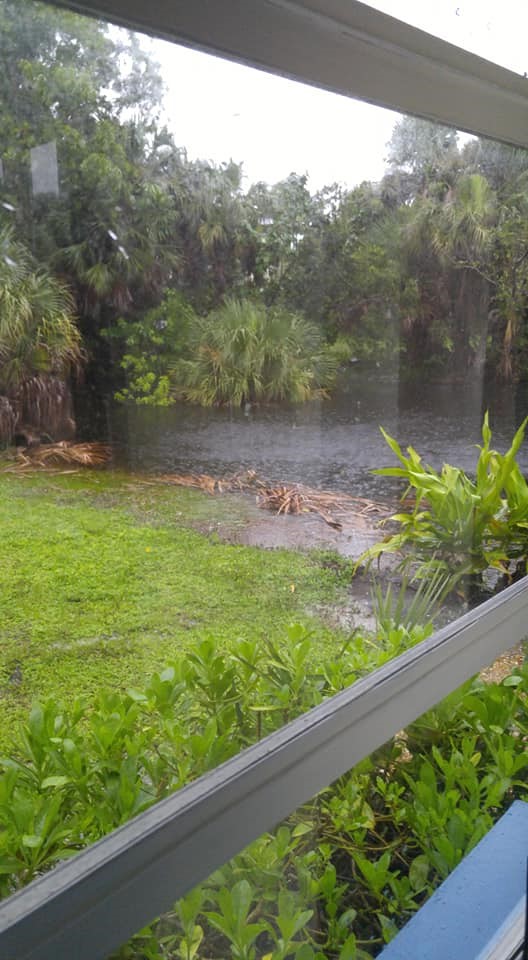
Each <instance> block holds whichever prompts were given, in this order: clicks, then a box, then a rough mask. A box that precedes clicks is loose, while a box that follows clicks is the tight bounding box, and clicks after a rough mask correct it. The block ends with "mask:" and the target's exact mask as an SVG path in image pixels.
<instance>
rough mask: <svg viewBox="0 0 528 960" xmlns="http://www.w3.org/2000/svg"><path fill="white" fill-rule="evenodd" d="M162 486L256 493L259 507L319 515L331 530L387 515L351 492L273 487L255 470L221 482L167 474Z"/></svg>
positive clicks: (383, 506) (160, 479)
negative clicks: (352, 521) (368, 518)
mask: <svg viewBox="0 0 528 960" xmlns="http://www.w3.org/2000/svg"><path fill="white" fill-rule="evenodd" d="M156 479H157V481H158V482H161V483H172V484H175V485H177V486H181V487H193V488H194V489H197V490H204V491H206V492H207V493H210V494H214V493H227V492H235V491H242V492H248V491H251V492H255V493H256V497H257V504H258V506H259V507H262V509H265V510H271V511H273V512H274V513H276V514H281V515H285V514H288V515H294V516H295V515H299V514H301V513H305V514H306V513H315V514H317V515H318V516H319V517H321V519H322V520H324V521H325V523H327V524H328V525H329V526H330V527H333V528H334V529H335V530H341V529H342V527H343V523H344V522H346V521H347V520H351V519H352V518H354V519H357V517H364V518H366V517H367V516H368V517H370V518H372V517H373V516H374V517H376V516H384V517H386V516H387V513H388V512H389V510H388V507H387V505H386V504H382V503H377V502H375V501H374V500H367V499H365V498H363V497H353V496H351V495H350V494H347V493H332V492H330V491H325V490H314V489H313V488H312V487H306V486H304V484H300V483H295V484H279V485H277V486H273V485H271V484H269V483H266V482H264V481H263V480H260V479H259V477H258V476H257V474H256V472H255V471H254V470H247V471H245V472H243V473H237V474H234V475H233V476H231V477H224V478H222V479H218V478H215V477H211V476H209V474H203V473H200V474H195V473H189V474H178V473H171V474H164V475H162V476H160V477H157V478H156Z"/></svg>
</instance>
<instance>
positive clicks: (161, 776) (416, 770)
mask: <svg viewBox="0 0 528 960" xmlns="http://www.w3.org/2000/svg"><path fill="white" fill-rule="evenodd" d="M429 629H430V628H427V627H426V628H425V629H422V628H418V627H412V628H410V629H409V628H408V627H406V626H403V625H400V626H399V627H395V626H394V625H392V626H390V627H389V629H384V630H383V631H380V633H379V636H378V642H377V644H375V645H372V644H371V643H368V642H366V641H365V640H363V639H361V638H355V639H354V642H353V643H348V644H347V643H345V644H344V646H343V649H342V651H341V655H340V656H339V658H336V657H335V655H331V656H330V657H323V658H322V659H321V660H320V662H319V664H318V665H317V666H314V664H313V661H312V658H311V652H312V649H313V641H314V636H313V635H311V634H310V633H309V632H307V631H306V629H305V628H303V627H302V626H300V625H296V626H291V627H290V628H288V629H287V630H286V631H285V633H284V636H283V638H282V642H276V641H273V640H271V639H269V638H268V637H264V638H262V639H256V638H255V637H251V638H249V639H246V640H240V641H239V642H238V643H234V644H232V645H231V647H230V648H229V649H228V650H225V651H222V650H221V644H219V643H217V641H216V640H215V639H214V638H213V637H210V638H208V639H204V640H203V641H202V642H200V643H198V644H196V645H195V646H194V648H193V650H192V651H191V652H187V653H186V654H185V655H184V656H182V655H178V656H176V657H175V658H174V660H173V662H172V663H171V664H170V665H169V666H167V668H166V669H165V670H163V671H162V672H160V673H155V674H154V675H153V676H152V678H151V680H150V681H149V682H148V683H146V684H144V685H142V686H139V687H138V686H136V687H131V688H130V689H129V690H128V692H126V693H125V692H115V691H113V692H100V693H99V695H98V696H97V698H96V700H95V703H94V704H92V705H91V708H90V710H89V711H87V708H86V705H85V704H84V703H83V702H82V701H81V700H79V701H72V699H71V698H70V699H69V700H68V705H67V706H66V705H64V704H61V703H59V702H57V701H55V700H48V701H47V702H43V703H42V704H41V705H39V704H35V705H34V706H33V708H32V710H31V713H30V714H29V717H28V719H27V721H26V722H25V724H24V726H23V731H22V734H21V736H20V737H19V738H18V739H17V740H16V741H15V744H14V749H13V750H12V751H11V753H10V756H9V758H7V759H4V760H2V762H1V771H2V772H1V775H0V824H1V826H2V831H1V833H0V844H1V848H0V849H1V853H0V867H1V870H0V874H1V879H0V889H1V891H2V894H3V895H8V894H9V893H11V892H13V891H14V890H16V889H19V888H20V887H21V886H23V885H24V884H26V883H28V882H30V881H31V880H32V879H34V878H35V877H37V876H39V875H40V874H41V873H42V872H43V871H45V870H48V869H50V868H51V867H53V866H54V865H55V864H56V863H57V862H59V861H61V860H64V859H65V858H67V857H70V856H73V855H74V854H75V853H76V852H77V851H78V850H79V849H82V848H83V847H85V846H86V845H87V844H89V843H91V842H93V841H95V840H96V839H98V838H100V837H101V836H104V835H105V834H106V833H108V832H109V831H110V830H112V829H113V828H115V827H117V826H119V825H120V824H122V823H124V822H125V821H126V820H128V819H129V818H130V817H132V816H134V815H135V814H137V813H139V812H140V811H141V810H144V809H146V807H148V806H149V805H150V804H152V803H154V802H155V801H156V800H158V799H160V798H162V797H164V796H166V795H167V794H168V793H169V792H170V791H172V790H175V789H177V788H178V787H180V786H183V785H184V784H185V783H188V782H189V781H190V780H192V779H194V778H195V777H197V776H199V775H200V774H202V773H205V772H206V771H207V770H210V769H212V768H213V767H215V766H216V765H217V764H218V763H221V762H222V761H224V760H226V759H228V758H229V757H231V756H233V754H235V753H236V752H238V751H239V750H240V749H241V748H243V747H245V746H247V745H248V744H251V743H253V742H255V741H257V740H258V739H259V738H260V737H262V736H264V735H265V734H266V733H268V732H270V731H271V730H273V729H276V728H277V727H278V726H280V725H281V724H282V723H284V722H286V721H288V720H289V719H291V718H292V717H294V716H296V715H298V714H299V713H301V712H303V711H305V710H307V709H309V708H310V707H312V706H314V705H316V704H318V703H320V702H321V701H322V700H323V699H324V698H325V697H327V696H330V695H332V694H333V693H335V692H337V691H339V690H341V689H343V687H345V686H347V685H348V684H350V683H352V682H354V680H356V679H357V678H358V677H360V676H361V675H362V674H364V673H365V672H368V671H370V670H371V669H373V668H375V667H376V666H379V665H380V664H381V663H382V662H384V661H385V660H386V659H387V658H389V657H392V656H393V655H394V654H395V653H398V652H399V651H400V650H401V649H402V647H408V646H410V645H412V644H413V643H416V642H418V641H419V640H421V639H423V637H424V636H425V635H427V633H428V632H429ZM527 733H528V673H527V671H526V669H524V670H522V671H517V672H514V673H513V674H512V675H510V676H509V677H507V678H506V679H505V680H504V681H503V682H502V683H493V684H489V685H485V684H484V683H483V682H482V681H478V680H475V681H472V682H468V683H466V684H465V685H464V687H463V688H461V689H460V690H459V691H457V692H456V693H454V694H452V695H451V696H450V697H448V698H447V700H445V701H443V702H442V704H440V705H439V706H438V707H437V708H435V709H434V710H432V711H430V712H429V713H428V714H427V715H425V716H423V717H422V718H420V720H419V721H417V722H416V723H415V724H413V725H412V726H411V727H410V728H408V729H407V731H406V732H405V734H404V735H403V734H400V735H399V736H397V737H396V738H395V739H393V740H392V741H391V742H390V743H389V744H387V745H386V746H385V747H384V748H382V749H381V750H380V751H378V752H377V753H376V754H375V755H373V756H372V757H370V758H369V759H368V760H367V761H365V762H363V763H361V764H360V765H359V766H357V767H356V768H355V769H354V771H352V772H351V773H349V774H347V775H345V776H343V777H342V778H340V780H339V781H337V782H336V783H334V784H333V785H332V786H329V787H328V788H327V789H326V790H324V791H322V793H320V794H319V795H318V796H317V797H316V798H315V799H314V800H312V801H310V802H308V803H306V804H305V805H304V806H303V807H302V808H301V809H300V810H298V811H297V812H296V813H295V814H294V815H293V816H292V817H290V818H289V819H288V820H287V821H286V822H284V823H282V824H281V825H279V826H278V827H277V829H276V830H274V831H272V832H270V833H267V834H265V835H264V836H262V837H261V838H259V839H258V840H257V841H255V842H254V843H252V844H251V845H250V846H249V847H248V848H247V849H245V850H244V851H243V852H242V853H241V854H240V855H238V856H237V857H235V858H234V860H233V861H231V862H230V863H228V864H226V865H225V866H223V867H222V868H221V869H220V870H218V871H216V872H215V874H214V875H213V876H212V877H210V878H209V879H208V880H207V881H205V882H204V883H203V884H201V885H200V886H199V887H197V888H195V889H194V890H193V891H192V892H191V893H190V894H189V895H188V896H186V897H185V898H184V899H183V900H181V901H180V902H179V903H177V904H175V906H174V909H173V910H171V911H170V912H169V913H168V914H166V915H165V916H164V917H163V918H161V919H159V920H156V921H154V922H153V923H152V924H150V925H149V926H148V927H147V928H145V929H143V930H141V931H140V932H139V933H138V934H137V935H136V936H135V937H134V938H133V939H132V940H131V941H130V942H129V943H128V944H127V945H125V946H124V947H123V948H122V949H121V950H119V951H118V953H117V954H116V955H115V956H116V958H120V960H125V958H130V960H132V958H134V960H139V958H146V957H149V958H150V960H162V958H180V960H191V958H197V960H198V958H200V957H203V958H206V957H207V958H211V957H218V958H226V957H232V958H234V960H256V958H259V960H264V958H266V960H279V958H280V960H287V958H297V960H338V958H339V960H364V958H369V957H372V956H376V955H377V953H378V952H379V950H380V949H381V947H382V945H383V944H384V943H385V942H386V941H388V940H390V939H391V937H392V936H393V935H394V933H395V931H396V929H397V928H398V927H399V926H400V925H401V924H402V923H404V922H405V920H406V919H407V918H408V917H409V916H410V915H411V914H412V913H413V912H414V911H415V910H416V909H418V908H419V906H420V905H421V904H422V903H423V901H424V900H425V899H426V897H427V896H428V895H429V894H430V893H431V892H432V890H433V889H434V887H435V886H436V885H437V884H438V883H439V882H441V881H442V880H443V879H444V878H445V877H446V876H447V875H448V873H449V872H450V871H451V870H452V869H453V868H454V867H455V866H456V864H457V863H458V862H459V861H460V860H461V858H462V857H463V856H464V855H465V854H466V853H467V852H468V851H469V850H470V849H471V848H472V847H473V846H474V845H475V844H476V843H477V842H478V840H479V839H481V838H482V836H483V835H484V834H485V833H486V831H487V830H488V829H489V828H490V827H491V826H492V824H493V822H494V820H495V819H497V817H498V816H500V814H501V813H502V812H503V811H504V810H505V809H506V808H507V806H508V805H509V804H510V803H511V801H512V799H513V798H515V797H520V798H525V799H526V797H527V794H528V789H527V787H528V783H527V769H528V755H527V754H526V751H525V750H524V749H523V742H524V740H525V738H526V735H527Z"/></svg>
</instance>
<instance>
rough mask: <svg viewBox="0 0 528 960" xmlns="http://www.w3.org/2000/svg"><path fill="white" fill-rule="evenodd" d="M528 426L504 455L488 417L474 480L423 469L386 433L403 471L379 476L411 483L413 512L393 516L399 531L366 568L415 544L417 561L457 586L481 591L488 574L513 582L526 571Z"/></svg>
mask: <svg viewBox="0 0 528 960" xmlns="http://www.w3.org/2000/svg"><path fill="white" fill-rule="evenodd" d="M527 423H528V418H526V419H525V420H524V421H523V422H522V424H521V426H520V427H519V429H518V430H517V432H516V434H515V436H514V438H513V440H512V443H511V446H510V448H509V450H507V452H506V453H505V454H504V455H502V454H500V453H498V452H497V451H496V450H493V449H492V448H491V446H490V444H491V430H490V428H489V422H488V414H486V415H485V417H484V423H483V426H482V441H483V443H482V446H481V447H480V448H479V449H480V455H479V458H478V462H477V468H476V476H475V479H474V480H473V479H471V477H469V476H468V475H467V474H466V473H465V472H464V470H461V469H460V468H458V467H452V466H450V465H449V464H444V465H443V467H442V469H441V471H439V472H438V471H436V470H434V469H433V467H429V466H427V465H426V464H423V463H422V459H421V457H420V456H419V454H418V453H417V452H416V450H414V449H413V447H408V448H407V454H408V456H405V454H404V453H403V451H402V449H401V447H400V446H399V444H398V443H397V442H396V440H394V439H393V438H392V437H390V436H389V434H388V433H386V432H385V430H383V428H381V432H382V434H383V436H384V437H385V440H386V441H387V443H388V445H389V447H390V449H391V450H392V452H393V453H394V454H395V456H396V457H397V459H398V460H399V462H400V466H399V467H384V468H382V469H379V470H374V473H377V474H381V475H383V476H388V477H399V478H401V479H402V480H404V481H405V482H406V484H407V490H406V491H405V494H404V498H406V497H407V496H408V495H409V493H412V494H413V496H414V504H413V509H412V511H411V512H410V513H403V512H401V513H396V514H394V516H392V517H390V520H391V521H395V522H396V523H398V524H399V528H400V529H399V531H398V532H397V533H395V534H393V535H391V536H389V537H387V538H386V539H385V540H383V541H382V542H381V543H378V544H376V545H375V546H374V547H371V548H370V549H369V550H367V551H366V552H365V553H364V554H363V555H362V557H360V560H359V563H363V562H364V561H365V560H366V561H371V560H372V559H374V558H375V557H379V556H380V555H381V554H382V553H394V552H400V551H402V550H404V548H406V547H409V546H410V547H411V548H412V557H413V558H414V559H416V560H418V561H420V562H421V563H422V564H423V565H425V566H426V567H427V568H429V569H430V568H432V567H433V568H434V567H436V568H441V569H443V570H445V571H446V572H448V573H450V574H451V575H452V583H453V585H454V584H455V583H457V582H458V581H460V580H461V579H466V581H467V582H468V583H469V585H470V586H475V584H477V585H478V584H480V585H481V586H482V574H483V573H484V572H485V571H486V570H488V568H492V569H494V570H497V571H498V572H499V573H500V574H502V575H504V577H505V578H506V579H510V578H511V576H512V575H513V574H516V573H518V572H521V573H525V572H526V558H527V552H528V484H527V483H526V480H525V479H524V477H523V475H522V474H521V471H520V469H519V467H518V465H517V463H516V461H515V457H516V455H517V453H518V451H519V449H520V446H521V443H522V442H523V439H524V431H525V428H526V424H527ZM432 558H433V559H432ZM512 562H513V563H514V564H515V565H516V567H515V568H514V569H512V566H511V564H512Z"/></svg>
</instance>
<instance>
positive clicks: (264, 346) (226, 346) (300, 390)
mask: <svg viewBox="0 0 528 960" xmlns="http://www.w3.org/2000/svg"><path fill="white" fill-rule="evenodd" d="M336 367H337V364H336V362H335V360H334V359H333V358H332V357H331V356H329V355H328V354H327V353H325V351H324V349H323V346H322V342H321V338H320V336H319V333H318V330H317V328H316V327H315V326H314V325H313V324H312V323H310V322H309V321H307V320H305V319H304V318H303V317H301V316H299V315H298V314H293V313H288V312H286V311H284V310H273V309H267V308H266V307H264V306H263V305H261V304H258V303H253V302H251V301H249V300H233V299H229V300H226V302H225V304H224V306H222V307H220V308H219V309H218V310H216V311H214V312H213V313H211V314H209V315H208V316H207V317H205V318H203V319H199V320H198V321H197V323H196V325H195V327H194V330H193V337H192V340H191V347H190V359H187V360H183V361H181V362H180V363H178V364H177V365H176V366H175V368H174V378H175V383H176V384H177V390H178V393H179V395H180V396H181V397H182V398H183V399H185V400H188V401H190V402H191V403H199V404H201V405H202V406H204V407H211V406H214V405H220V404H234V405H236V406H240V405H241V404H244V403H255V402H257V403H270V402H273V401H290V402H292V403H303V402H305V401H306V400H311V399H313V398H315V397H318V396H322V395H324V390H325V387H327V386H328V385H329V384H330V383H331V382H332V378H333V375H334V373H335V370H336Z"/></svg>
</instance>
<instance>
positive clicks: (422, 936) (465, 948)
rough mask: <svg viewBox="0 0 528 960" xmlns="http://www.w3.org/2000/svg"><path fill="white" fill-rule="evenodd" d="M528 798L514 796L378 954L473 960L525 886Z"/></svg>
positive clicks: (389, 959) (385, 959) (392, 958)
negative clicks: (430, 895) (468, 851)
mask: <svg viewBox="0 0 528 960" xmlns="http://www.w3.org/2000/svg"><path fill="white" fill-rule="evenodd" d="M527 857H528V803H523V802H521V801H520V800H516V801H515V802H514V803H513V804H512V806H511V807H510V809H509V810H508V811H507V813H505V814H504V816H503V817H501V819H500V820H499V821H498V822H497V823H496V824H495V826H494V827H493V828H492V829H491V830H490V831H489V833H487V834H486V836H485V837H484V838H483V839H482V840H481V841H480V843H479V844H477V846H476V847H475V848H474V849H473V850H472V851H471V853H469V854H468V855H467V857H464V860H463V861H462V862H461V863H460V864H459V865H458V867H456V869H455V870H453V873H451V874H450V876H449V877H448V878H447V880H445V881H444V883H443V884H442V885H441V887H439V888H438V890H436V891H435V893H434V894H433V895H432V897H431V898H430V899H429V900H428V901H427V903H425V904H424V906H423V907H422V908H421V909H420V910H419V911H418V913H416V914H415V916H414V917H412V918H411V920H409V922H408V923H407V924H406V926H405V927H404V928H403V929H402V930H400V932H399V933H398V934H397V936H396V937H395V938H394V940H392V941H391V943H389V945H388V946H387V947H385V949H384V950H382V952H381V954H379V957H380V958H382V960H473V958H475V957H477V956H478V954H479V953H480V952H481V951H482V950H483V949H484V948H485V946H486V944H487V943H489V941H490V940H491V939H492V937H493V935H494V933H495V932H496V931H497V930H498V928H499V927H500V926H502V924H503V923H504V921H505V920H506V918H507V916H508V914H509V913H511V911H512V910H513V909H514V908H515V906H516V904H517V903H518V902H519V900H520V899H521V897H522V896H523V894H524V893H525V890H526V859H527Z"/></svg>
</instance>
